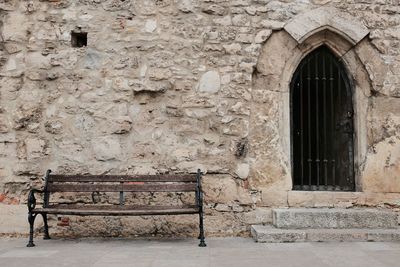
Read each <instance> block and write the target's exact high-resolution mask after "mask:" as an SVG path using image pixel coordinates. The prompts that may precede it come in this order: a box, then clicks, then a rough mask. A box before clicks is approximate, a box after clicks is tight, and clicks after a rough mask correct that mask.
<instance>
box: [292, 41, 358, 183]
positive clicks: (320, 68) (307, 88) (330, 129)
mask: <svg viewBox="0 0 400 267" xmlns="http://www.w3.org/2000/svg"><path fill="white" fill-rule="evenodd" d="M290 100H291V138H292V167H293V169H292V170H293V173H292V175H293V189H294V190H310V191H315V190H322V191H323V190H329V191H333V190H337V191H353V190H354V187H355V186H354V184H355V182H354V158H353V154H354V147H353V145H354V144H353V133H354V130H353V104H352V103H353V101H352V88H351V84H350V81H349V78H348V76H347V74H346V70H345V68H344V66H343V64H342V62H341V61H340V60H338V59H337V58H336V56H335V55H334V54H333V53H332V52H331V51H330V50H329V48H328V47H326V46H321V47H319V48H317V49H315V50H314V51H313V52H311V53H310V54H309V55H307V56H306V57H305V58H304V59H303V60H302V62H301V63H300V65H299V66H298V68H297V70H296V72H295V74H294V76H293V80H292V82H291V88H290Z"/></svg>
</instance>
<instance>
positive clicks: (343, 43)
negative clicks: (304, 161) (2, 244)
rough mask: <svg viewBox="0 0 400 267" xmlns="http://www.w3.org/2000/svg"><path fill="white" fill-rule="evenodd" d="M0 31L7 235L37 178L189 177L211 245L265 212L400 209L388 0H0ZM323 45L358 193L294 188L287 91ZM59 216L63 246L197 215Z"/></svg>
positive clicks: (395, 58)
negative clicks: (344, 86) (351, 133)
mask: <svg viewBox="0 0 400 267" xmlns="http://www.w3.org/2000/svg"><path fill="white" fill-rule="evenodd" d="M0 21H1V24H0V33H1V44H0V79H1V82H0V86H1V87H0V202H1V204H0V214H1V216H0V232H1V233H3V234H4V233H5V234H21V233H27V229H28V228H27V227H28V223H27V219H26V212H27V211H26V206H25V203H26V198H27V192H28V190H29V189H30V188H31V187H40V186H41V185H42V180H41V177H42V176H43V174H44V172H45V170H46V169H49V168H50V169H52V170H53V171H54V172H57V173H64V174H69V173H74V174H77V173H79V174H107V173H110V174H154V173H165V172H187V171H195V170H196V169H197V168H200V169H202V170H203V171H204V172H205V173H206V175H205V177H204V180H203V186H204V190H205V201H206V218H205V223H206V232H207V234H208V235H224V236H226V235H240V234H249V225H250V224H257V223H267V222H269V221H270V220H271V212H270V209H271V208H272V207H342V208H343V207H346V208H351V207H358V206H375V207H381V208H391V209H395V210H396V209H398V208H399V207H400V1H399V0H379V1H372V0H345V1H335V0H296V1H289V0H280V1H271V0H0ZM85 33H87V35H85ZM85 37H86V38H87V40H79V39H78V40H75V41H71V38H85ZM85 41H86V42H87V43H86V45H83V46H81V45H79V44H83V42H85ZM320 44H327V45H329V46H330V47H332V48H333V49H334V50H335V51H336V52H337V54H338V55H339V56H341V57H342V58H343V60H344V62H345V63H346V67H347V68H348V71H349V73H350V74H351V76H352V77H353V82H354V84H355V90H356V92H355V93H354V94H355V96H354V99H355V100H354V101H355V107H356V135H357V137H356V142H355V143H356V155H355V164H356V166H355V169H356V185H357V190H356V192H311V191H303V192H302V191H292V190H291V189H292V178H291V166H290V164H291V163H290V146H289V145H288V144H289V142H290V123H289V121H288V117H289V102H288V92H289V86H288V84H289V82H290V79H291V77H292V75H293V72H294V70H295V69H296V66H297V64H298V62H299V60H300V59H301V58H302V57H303V56H304V55H305V54H306V53H307V52H308V51H310V50H311V49H312V48H313V47H316V46H317V45H320ZM75 46H78V47H75ZM79 46H81V47H79ZM82 197H84V196H82ZM132 197H134V198H136V199H145V197H143V198H142V196H140V195H135V196H132ZM99 198H101V199H102V200H101V201H105V202H106V203H110V202H112V196H106V195H102V196H99ZM170 198H171V196H168V199H170ZM73 199H74V198H73V196H72V195H71V196H70V198H69V197H67V198H66V199H65V201H73ZM165 199H166V198H165V196H164V195H162V194H160V195H157V194H154V195H152V196H151V199H150V201H154V202H155V201H164V200H165ZM172 199H173V201H177V202H184V201H185V196H184V195H183V194H182V195H177V196H172ZM58 219H59V221H58V226H56V225H57V218H56V217H54V218H52V220H51V221H50V227H51V231H52V233H54V232H56V233H59V234H60V235H64V236H72V235H75V234H79V235H82V234H84V235H91V236H93V235H112V236H133V235H145V236H148V235H169V234H182V235H193V236H194V235H196V233H197V220H196V218H194V216H179V217H176V218H175V217H173V216H172V217H157V218H153V217H139V218H80V217H70V218H58ZM39 221H40V220H38V222H39Z"/></svg>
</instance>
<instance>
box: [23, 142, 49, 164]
mask: <svg viewBox="0 0 400 267" xmlns="http://www.w3.org/2000/svg"><path fill="white" fill-rule="evenodd" d="M45 145H46V142H45V141H44V140H42V139H36V138H28V139H26V140H25V146H26V157H27V159H28V160H31V159H36V158H40V157H42V156H43V154H44V152H45Z"/></svg>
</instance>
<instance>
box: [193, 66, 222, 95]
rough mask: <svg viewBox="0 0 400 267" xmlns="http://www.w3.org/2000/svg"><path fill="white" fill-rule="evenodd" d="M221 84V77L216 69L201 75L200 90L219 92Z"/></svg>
mask: <svg viewBox="0 0 400 267" xmlns="http://www.w3.org/2000/svg"><path fill="white" fill-rule="evenodd" d="M220 86H221V78H220V76H219V73H218V72H216V71H208V72H206V73H204V74H203V76H201V79H200V82H199V85H198V90H199V91H200V92H207V93H217V92H218V91H219V89H220Z"/></svg>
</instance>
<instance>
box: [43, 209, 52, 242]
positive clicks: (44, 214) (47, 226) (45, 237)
mask: <svg viewBox="0 0 400 267" xmlns="http://www.w3.org/2000/svg"><path fill="white" fill-rule="evenodd" d="M42 216H43V223H44V237H43V239H45V240H46V239H50V235H49V225H48V224H47V213H42Z"/></svg>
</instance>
